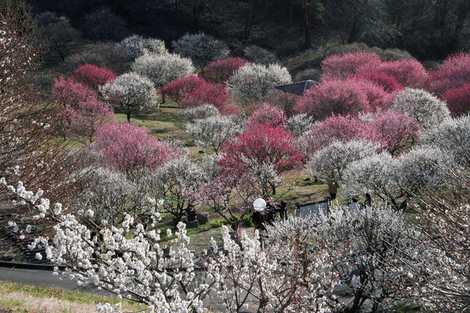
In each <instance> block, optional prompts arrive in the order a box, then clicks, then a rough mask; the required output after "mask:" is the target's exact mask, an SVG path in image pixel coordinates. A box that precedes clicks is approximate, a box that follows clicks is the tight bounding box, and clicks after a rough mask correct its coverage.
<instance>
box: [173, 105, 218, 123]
mask: <svg viewBox="0 0 470 313" xmlns="http://www.w3.org/2000/svg"><path fill="white" fill-rule="evenodd" d="M219 114H220V112H219V110H218V109H217V108H216V107H215V106H214V105H212V104H203V105H198V106H197V107H194V108H187V109H185V110H184V111H183V112H182V115H183V117H184V118H185V119H187V120H190V121H194V120H197V119H204V118H208V117H211V116H218V115H219Z"/></svg>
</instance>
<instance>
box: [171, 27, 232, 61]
mask: <svg viewBox="0 0 470 313" xmlns="http://www.w3.org/2000/svg"><path fill="white" fill-rule="evenodd" d="M172 45H173V49H174V51H175V52H176V53H178V54H180V55H182V56H184V57H187V58H190V59H191V60H192V61H193V62H194V64H195V65H196V66H198V67H203V66H205V65H206V64H207V63H209V62H210V61H213V60H217V59H223V58H225V57H227V56H228V55H229V54H230V50H229V48H228V47H227V45H226V44H225V43H224V42H223V41H220V40H217V39H215V38H214V37H212V36H209V35H206V34H204V33H198V34H185V35H184V36H183V37H181V38H180V39H178V40H177V41H173V43H172Z"/></svg>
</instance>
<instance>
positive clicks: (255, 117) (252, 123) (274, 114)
mask: <svg viewBox="0 0 470 313" xmlns="http://www.w3.org/2000/svg"><path fill="white" fill-rule="evenodd" d="M286 123H287V118H286V115H285V114H284V111H282V110H281V109H279V108H277V107H275V106H273V105H271V104H269V103H264V104H262V105H261V106H260V107H259V108H258V109H256V110H255V111H254V112H253V113H252V114H251V116H250V117H249V118H248V120H247V122H246V126H247V128H251V127H256V126H257V125H259V124H263V125H269V126H271V127H281V128H283V127H285V126H286Z"/></svg>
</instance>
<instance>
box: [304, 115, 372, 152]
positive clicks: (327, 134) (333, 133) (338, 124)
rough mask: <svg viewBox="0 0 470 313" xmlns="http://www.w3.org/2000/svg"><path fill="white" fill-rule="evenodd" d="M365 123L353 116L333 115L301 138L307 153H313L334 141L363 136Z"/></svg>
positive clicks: (344, 140) (315, 125) (346, 140)
mask: <svg viewBox="0 0 470 313" xmlns="http://www.w3.org/2000/svg"><path fill="white" fill-rule="evenodd" d="M364 128H365V124H364V123H363V122H362V121H360V120H359V119H358V118H356V117H353V116H332V117H329V118H327V119H326V120H324V121H322V122H319V123H316V124H314V125H313V126H312V128H311V129H310V130H309V131H308V132H307V133H306V134H305V135H304V136H303V137H302V138H301V139H300V141H301V143H302V144H301V145H302V146H303V147H304V149H305V151H306V154H307V155H311V154H313V153H315V152H316V151H318V150H320V149H322V148H324V147H326V146H328V145H329V144H331V143H332V142H334V141H339V142H348V141H351V140H354V139H359V138H361V137H362V136H363V132H364Z"/></svg>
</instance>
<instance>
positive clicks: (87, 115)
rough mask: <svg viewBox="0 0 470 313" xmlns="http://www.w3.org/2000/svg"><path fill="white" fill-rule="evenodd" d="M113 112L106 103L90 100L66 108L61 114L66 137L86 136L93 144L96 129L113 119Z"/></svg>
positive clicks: (60, 117) (60, 118)
mask: <svg viewBox="0 0 470 313" xmlns="http://www.w3.org/2000/svg"><path fill="white" fill-rule="evenodd" d="M112 115H113V112H112V110H111V109H110V108H109V107H108V106H106V105H105V104H104V103H102V102H100V101H98V100H96V99H89V100H87V101H82V102H80V103H79V104H78V106H76V107H71V106H66V107H65V108H64V109H63V110H62V112H60V113H59V120H60V121H61V124H62V127H63V131H64V135H72V136H79V137H81V136H84V137H86V138H88V140H89V141H90V142H91V141H92V140H93V136H94V134H95V132H96V129H97V128H98V127H99V126H100V125H102V124H103V123H104V122H105V121H107V120H109V119H111V118H112Z"/></svg>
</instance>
